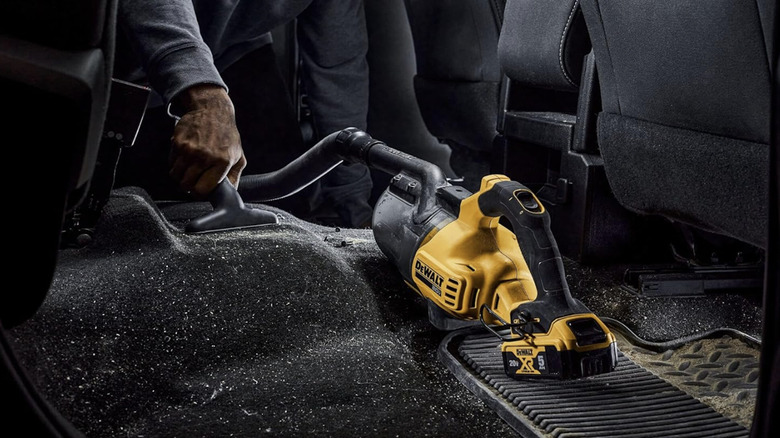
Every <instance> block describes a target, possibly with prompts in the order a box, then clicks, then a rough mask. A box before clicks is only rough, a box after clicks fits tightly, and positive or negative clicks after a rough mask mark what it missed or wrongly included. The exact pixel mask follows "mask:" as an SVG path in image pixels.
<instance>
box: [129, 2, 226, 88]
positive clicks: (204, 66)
mask: <svg viewBox="0 0 780 438" xmlns="http://www.w3.org/2000/svg"><path fill="white" fill-rule="evenodd" d="M117 19H118V24H119V27H120V31H122V32H125V34H126V35H127V38H128V40H129V41H130V43H131V45H132V48H133V50H134V51H135V53H136V55H137V56H138V58H139V59H138V61H139V62H140V63H141V66H142V67H143V69H144V71H145V73H146V76H147V79H148V80H149V83H150V85H151V86H152V88H154V90H155V91H157V92H158V93H159V94H160V95H161V96H162V97H163V99H164V100H165V103H166V104H167V103H170V102H171V100H172V99H173V97H174V96H176V95H177V94H179V93H180V92H182V91H183V90H185V89H187V88H189V87H191V86H192V85H195V84H202V83H209V84H215V85H219V86H221V87H223V88H226V86H225V84H224V82H223V81H222V79H221V77H220V75H219V72H218V71H217V69H216V68H215V67H214V64H213V59H212V54H211V51H210V49H209V47H208V46H207V45H206V44H205V43H204V42H203V39H202V38H201V34H200V30H199V28H198V21H197V18H196V16H195V12H194V10H193V7H192V2H191V1H189V0H120V1H119V11H118V17H117Z"/></svg>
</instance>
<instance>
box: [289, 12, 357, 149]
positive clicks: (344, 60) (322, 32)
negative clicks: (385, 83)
mask: <svg viewBox="0 0 780 438" xmlns="http://www.w3.org/2000/svg"><path fill="white" fill-rule="evenodd" d="M298 41H299V47H300V51H301V58H302V62H303V72H302V74H303V81H304V84H305V87H306V90H307V94H308V96H309V105H310V107H311V110H312V116H313V119H314V125H315V129H316V130H317V134H318V135H319V136H320V137H324V136H326V135H328V134H330V133H331V132H334V131H337V130H339V129H343V128H346V127H350V126H353V127H356V128H359V129H363V130H365V129H366V119H367V114H368V63H367V61H366V53H367V52H368V33H367V29H366V19H365V11H364V9H363V1H362V0H313V1H312V2H311V4H310V5H309V7H308V8H307V9H306V10H305V11H303V13H301V14H300V15H299V16H298Z"/></svg>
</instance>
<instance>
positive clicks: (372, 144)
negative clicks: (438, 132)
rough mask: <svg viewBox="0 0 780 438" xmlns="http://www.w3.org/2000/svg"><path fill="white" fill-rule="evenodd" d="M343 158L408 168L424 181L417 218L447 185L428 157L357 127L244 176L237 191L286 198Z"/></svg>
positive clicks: (387, 168) (261, 198) (256, 197)
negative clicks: (285, 161)
mask: <svg viewBox="0 0 780 438" xmlns="http://www.w3.org/2000/svg"><path fill="white" fill-rule="evenodd" d="M344 161H348V162H353V163H363V164H365V165H366V166H368V167H370V168H374V169H378V170H381V171H384V172H387V173H389V174H391V175H395V174H398V173H401V172H406V173H408V174H410V175H411V176H414V177H416V178H417V179H418V180H419V181H420V183H421V187H420V190H421V194H420V202H419V204H418V206H417V211H416V214H415V222H418V223H419V222H422V221H424V220H425V219H426V218H427V217H428V216H429V215H430V214H432V213H433V211H434V210H435V207H436V190H437V189H438V188H439V187H442V186H445V185H448V184H449V183H448V182H447V180H446V178H445V176H444V173H443V172H442V170H441V169H440V168H439V167H438V166H436V165H434V164H431V163H429V162H427V161H424V160H421V159H419V158H416V157H413V156H411V155H409V154H406V153H403V152H401V151H398V150H396V149H393V148H391V147H389V146H387V145H386V144H384V143H383V142H381V141H379V140H376V139H374V138H372V137H371V136H370V135H368V134H367V133H365V132H363V131H361V130H359V129H357V128H346V129H343V130H341V131H337V132H334V133H332V134H330V135H328V136H326V137H325V138H323V139H322V140H320V141H319V142H318V143H317V144H315V145H314V146H312V147H311V149H309V150H308V151H306V153H304V154H303V155H301V156H300V157H298V158H296V159H295V160H294V161H292V162H291V163H290V164H288V165H286V166H285V167H283V168H281V169H278V170H275V171H273V172H269V173H263V174H256V175H246V176H243V177H241V182H240V184H239V185H238V187H239V188H238V193H239V194H240V195H241V197H242V198H243V199H244V200H245V201H246V202H256V203H261V202H268V201H274V200H277V199H282V198H286V197H288V196H291V195H294V194H295V193H298V192H299V191H301V190H303V189H304V188H306V187H307V186H309V185H310V184H312V183H314V182H315V181H317V180H318V179H320V178H322V177H323V176H324V175H325V174H327V173H328V172H330V171H331V170H333V168H335V167H336V166H338V165H339V164H341V163H342V162H344Z"/></svg>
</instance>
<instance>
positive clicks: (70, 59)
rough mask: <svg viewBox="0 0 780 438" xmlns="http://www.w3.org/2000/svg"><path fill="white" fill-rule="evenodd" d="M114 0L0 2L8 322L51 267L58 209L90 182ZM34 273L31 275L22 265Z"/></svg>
mask: <svg viewBox="0 0 780 438" xmlns="http://www.w3.org/2000/svg"><path fill="white" fill-rule="evenodd" d="M115 14H116V1H115V0H89V1H81V2H63V1H57V0H36V1H31V0H6V1H3V2H2V3H0V95H2V96H3V104H4V106H5V108H6V111H5V113H4V116H3V117H2V118H0V132H2V133H3V139H4V140H3V142H4V145H3V150H4V151H5V153H10V154H11V155H10V157H9V158H7V160H6V163H14V164H16V165H19V166H20V167H21V170H22V172H26V174H24V175H21V179H20V182H19V183H17V184H16V185H15V186H12V187H10V188H9V189H10V190H7V191H6V192H9V193H10V194H11V199H10V201H9V204H8V205H10V206H13V208H14V209H15V211H16V212H17V216H19V218H20V219H23V220H24V222H23V224H34V225H33V226H32V227H30V228H29V229H23V231H24V232H25V234H24V235H23V237H18V238H16V239H13V240H12V243H11V248H6V249H7V250H8V253H9V254H13V255H14V256H13V257H11V266H10V268H9V269H10V271H9V272H19V273H21V272H25V273H28V274H27V275H25V280H24V286H25V287H23V288H5V290H4V291H3V292H2V294H0V320H1V321H2V323H3V325H4V326H6V327H10V326H13V325H15V324H18V323H20V322H21V321H24V320H25V319H27V318H28V317H30V316H31V315H32V314H33V313H34V312H35V310H36V309H37V308H38V306H39V305H40V303H41V301H42V300H43V298H44V297H45V295H46V293H47V291H48V288H49V286H50V282H51V279H52V274H53V271H54V267H55V263H56V256H57V250H58V247H59V239H60V232H61V228H62V223H63V219H64V216H65V214H66V213H67V212H68V211H69V210H72V209H73V208H74V207H75V206H76V205H77V204H78V202H80V200H81V199H82V197H83V196H84V194H85V193H86V190H87V188H88V185H89V180H90V177H91V175H92V170H93V168H94V165H95V160H96V157H97V152H98V149H99V145H100V140H101V137H102V126H103V122H104V119H105V113H106V107H107V103H108V97H109V89H110V83H111V74H112V68H113V66H112V64H113V52H114V35H115V30H114V29H115V26H114V24H113V23H114V21H115V19H114V17H115ZM31 272H32V275H30V274H29V273H31Z"/></svg>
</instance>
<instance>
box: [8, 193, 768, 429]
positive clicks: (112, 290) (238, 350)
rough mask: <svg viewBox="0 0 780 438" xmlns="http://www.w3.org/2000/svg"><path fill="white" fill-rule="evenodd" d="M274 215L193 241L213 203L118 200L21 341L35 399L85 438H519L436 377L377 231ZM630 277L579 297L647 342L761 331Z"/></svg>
mask: <svg viewBox="0 0 780 438" xmlns="http://www.w3.org/2000/svg"><path fill="white" fill-rule="evenodd" d="M267 208H269V209H271V210H272V211H274V212H276V213H277V214H278V215H279V218H280V221H279V223H278V224H276V225H268V226H264V227H261V228H256V229H253V230H243V231H241V230H239V231H231V232H222V233H212V234H202V235H187V234H184V233H183V232H182V231H181V230H183V229H184V226H185V225H186V223H187V222H188V220H190V219H192V218H194V217H198V216H200V215H202V214H205V213H207V212H209V211H211V207H210V205H209V204H207V203H184V204H167V205H160V206H157V205H155V204H154V203H152V202H151V200H150V198H149V197H148V195H147V194H146V192H143V191H141V190H139V189H136V188H132V187H127V188H123V189H120V190H116V191H115V192H114V193H113V196H112V198H111V199H110V202H109V203H108V205H107V206H106V209H105V211H104V214H103V216H102V217H101V220H100V222H99V223H98V227H97V230H96V234H95V236H94V237H95V239H94V241H93V243H92V245H91V246H89V247H86V248H82V249H64V250H62V252H61V254H60V260H59V264H58V268H57V271H56V273H55V279H54V282H53V285H52V288H51V291H50V294H49V296H48V297H47V299H46V301H45V302H44V304H43V306H42V308H41V309H40V311H39V312H38V313H37V314H36V315H35V317H34V318H33V319H32V320H30V321H28V322H26V323H24V324H22V325H20V326H18V327H16V328H15V329H14V330H12V331H11V332H10V333H9V337H10V338H11V340H12V343H13V345H14V347H15V349H16V350H17V355H18V357H19V359H20V361H21V362H22V364H23V365H24V366H25V368H26V369H27V370H28V371H29V372H30V375H31V378H32V380H33V382H35V384H36V385H37V386H38V387H39V389H40V390H41V391H42V393H43V394H44V395H45V396H46V397H47V399H48V400H49V401H50V402H51V403H52V404H53V405H54V406H55V407H56V408H57V409H59V410H60V411H61V412H62V413H63V414H64V415H65V417H66V418H68V419H70V420H71V421H72V422H73V423H74V424H75V425H76V426H77V427H78V428H79V429H80V430H82V431H84V432H85V434H86V435H87V436H88V437H115V436H129V437H142V436H143V437H173V436H179V437H180V436H188V437H189V436H193V437H195V436H209V437H213V436H258V435H268V436H292V435H295V436H345V437H358V436H360V437H364V436H403V437H428V436H430V437H439V436H500V437H507V436H516V435H517V434H516V432H515V431H514V429H512V428H511V427H510V426H509V425H508V424H507V423H506V422H504V421H503V420H502V419H501V418H500V417H499V416H498V415H497V413H496V412H494V411H493V410H491V409H490V408H489V407H488V406H487V405H486V404H485V403H484V402H483V401H482V400H481V399H480V398H479V397H477V396H476V395H475V394H473V393H472V392H470V391H469V390H468V389H467V388H466V387H465V386H463V385H461V384H460V383H459V381H458V380H457V379H456V378H455V377H454V376H453V375H452V374H451V373H450V372H449V371H448V370H447V368H446V367H445V366H443V365H442V363H441V362H439V360H438V358H437V348H438V345H439V344H440V342H441V341H442V339H444V338H445V336H446V333H444V332H441V331H438V330H436V329H435V328H433V326H432V325H431V324H430V323H429V322H428V320H427V310H426V307H425V305H424V303H423V302H422V301H421V300H420V298H419V297H417V295H416V294H415V293H414V292H413V291H411V290H410V289H408V288H407V287H406V286H405V285H404V283H403V281H402V279H401V276H400V274H399V273H398V272H397V270H396V268H395V267H394V266H393V265H392V264H391V263H390V262H389V261H388V260H387V259H386V258H385V256H384V255H383V254H382V253H381V252H380V250H379V249H378V247H377V246H376V244H375V242H374V240H373V235H372V232H371V231H370V230H364V229H337V228H329V227H323V226H319V225H315V224H311V223H308V222H304V221H301V220H299V219H297V218H295V217H292V216H290V215H289V214H287V213H285V212H283V211H281V210H276V209H272V208H270V207H267ZM618 273H619V271H615V270H614V269H607V268H593V267H582V266H578V265H577V264H575V263H573V262H567V275H568V277H569V282H570V285H571V288H572V293H573V294H574V295H575V296H577V297H578V298H580V299H581V300H582V301H583V302H584V303H585V304H586V305H588V306H590V308H591V310H593V311H594V312H595V313H597V314H599V315H602V316H606V317H610V318H615V319H617V320H620V321H621V322H623V323H624V324H626V325H627V326H628V327H629V328H630V329H631V330H633V331H635V332H636V333H637V334H638V335H639V336H642V337H643V338H645V339H649V340H664V339H674V338H678V337H681V336H686V335H690V334H695V333H700V332H705V331H707V330H710V329H713V328H716V327H720V326H728V327H731V328H733V329H737V330H740V331H744V332H746V333H748V334H750V335H755V334H757V333H758V332H759V331H760V330H759V328H760V318H759V316H760V300H759V302H756V300H755V297H751V296H742V295H723V296H716V297H712V296H708V297H701V298H700V299H695V298H691V299H673V298H667V299H647V298H643V297H641V296H638V295H636V294H633V293H631V292H630V291H627V290H625V288H623V287H621V284H620V277H619V275H618Z"/></svg>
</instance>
